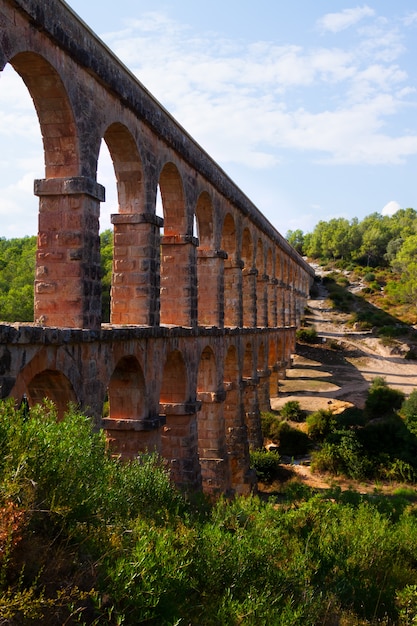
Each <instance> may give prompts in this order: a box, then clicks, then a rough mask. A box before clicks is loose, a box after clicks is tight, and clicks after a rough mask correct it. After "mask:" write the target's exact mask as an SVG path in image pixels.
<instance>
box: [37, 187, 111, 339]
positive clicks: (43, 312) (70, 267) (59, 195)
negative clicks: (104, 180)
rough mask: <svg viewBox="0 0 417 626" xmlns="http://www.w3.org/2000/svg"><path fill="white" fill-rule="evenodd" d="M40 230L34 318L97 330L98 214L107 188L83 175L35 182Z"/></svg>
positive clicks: (39, 321) (98, 319)
mask: <svg viewBox="0 0 417 626" xmlns="http://www.w3.org/2000/svg"><path fill="white" fill-rule="evenodd" d="M34 191H35V195H37V196H39V198H40V201H39V232H38V250H37V255H36V276H35V316H34V317H35V321H36V322H38V323H40V324H42V325H43V326H64V327H71V328H99V327H100V323H101V268H100V239H99V217H100V202H103V201H104V187H102V186H101V185H99V184H98V183H96V181H95V180H92V179H90V178H85V177H83V176H79V177H72V178H48V179H44V180H35V187H34Z"/></svg>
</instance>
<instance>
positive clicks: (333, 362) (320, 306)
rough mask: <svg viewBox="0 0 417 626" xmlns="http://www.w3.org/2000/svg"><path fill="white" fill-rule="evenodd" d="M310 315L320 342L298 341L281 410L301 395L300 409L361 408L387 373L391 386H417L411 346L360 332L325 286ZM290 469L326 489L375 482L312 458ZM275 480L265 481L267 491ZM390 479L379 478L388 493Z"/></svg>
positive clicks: (367, 489)
mask: <svg viewBox="0 0 417 626" xmlns="http://www.w3.org/2000/svg"><path fill="white" fill-rule="evenodd" d="M307 304H308V310H309V313H308V315H306V321H307V322H308V323H309V324H314V326H315V328H316V330H317V333H318V336H319V338H321V342H320V343H318V344H317V345H307V344H297V354H296V355H294V358H293V367H292V368H291V369H290V370H288V371H287V377H286V379H285V380H282V381H281V382H280V386H279V397H277V398H274V399H272V400H271V408H272V409H274V410H278V409H280V408H281V407H282V405H283V404H285V403H286V402H288V401H289V400H297V401H298V402H299V403H300V406H301V408H302V409H304V410H306V411H315V410H317V409H320V408H326V409H328V408H332V410H333V411H334V412H335V413H338V412H341V411H343V410H344V409H345V408H347V407H348V406H357V407H359V408H363V406H364V403H365V400H366V395H367V390H368V388H369V384H370V381H371V380H372V379H373V378H375V377H376V376H383V377H384V378H385V380H386V381H387V383H388V385H389V386H390V387H393V388H395V389H401V390H402V391H404V393H405V394H407V395H409V394H410V393H411V391H413V389H415V388H417V362H416V361H409V360H406V359H404V354H406V352H407V351H408V348H409V346H408V345H407V344H405V343H402V342H401V341H396V342H395V343H394V344H393V345H391V346H384V345H383V343H382V342H381V341H380V339H378V338H377V337H375V335H373V334H372V332H358V331H354V330H352V329H351V327H350V326H347V324H346V322H347V319H348V317H349V316H348V315H347V314H342V313H338V312H335V311H334V310H333V309H331V308H330V307H329V301H328V300H327V292H326V290H325V289H324V287H323V286H320V288H319V294H318V297H317V298H315V299H314V300H309V301H308V303H307ZM287 469H288V470H289V472H290V474H292V475H296V476H298V478H299V479H300V480H302V481H303V482H304V483H306V484H308V485H309V486H310V487H313V488H322V489H326V488H328V487H329V485H331V484H335V483H337V484H338V485H339V486H340V487H341V488H342V489H349V488H353V489H355V490H357V491H361V492H363V493H372V492H373V491H374V490H375V485H374V484H372V483H369V484H367V483H362V482H361V483H360V484H357V483H354V481H350V480H345V479H343V478H340V477H339V478H335V477H331V476H327V475H320V474H313V473H312V472H311V469H310V467H309V463H308V461H307V462H306V463H304V462H303V463H302V464H297V463H296V464H293V465H290V466H288V467H287ZM275 488H276V485H272V486H269V487H268V486H264V488H263V490H264V491H265V492H266V493H268V492H269V491H270V490H271V489H272V490H274V489H275ZM392 488H393V486H392V485H388V484H387V485H381V484H379V487H378V489H379V490H380V491H382V492H386V493H390V491H391V490H392Z"/></svg>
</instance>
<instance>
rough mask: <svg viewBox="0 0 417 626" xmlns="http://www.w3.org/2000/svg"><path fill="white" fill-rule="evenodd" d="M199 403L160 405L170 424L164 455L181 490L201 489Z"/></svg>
mask: <svg viewBox="0 0 417 626" xmlns="http://www.w3.org/2000/svg"><path fill="white" fill-rule="evenodd" d="M199 410H200V403H199V402H187V403H164V404H160V413H161V414H163V415H165V418H166V423H165V426H164V427H163V429H162V436H161V444H162V445H161V453H162V456H163V457H164V459H166V460H167V462H168V466H169V469H170V472H171V477H172V480H173V481H174V482H175V483H176V485H177V486H178V487H182V488H185V489H192V490H194V489H201V486H202V482H201V470H200V463H199V458H198V436H197V411H199Z"/></svg>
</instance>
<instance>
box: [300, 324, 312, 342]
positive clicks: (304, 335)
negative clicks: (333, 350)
mask: <svg viewBox="0 0 417 626" xmlns="http://www.w3.org/2000/svg"><path fill="white" fill-rule="evenodd" d="M296 338H297V341H302V342H303V343H316V342H317V330H316V329H315V328H314V326H311V327H310V328H300V329H299V330H297V331H296Z"/></svg>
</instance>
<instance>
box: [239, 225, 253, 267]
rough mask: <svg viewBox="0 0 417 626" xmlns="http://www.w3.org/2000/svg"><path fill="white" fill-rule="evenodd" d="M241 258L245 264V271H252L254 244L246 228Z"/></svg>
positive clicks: (243, 235)
mask: <svg viewBox="0 0 417 626" xmlns="http://www.w3.org/2000/svg"><path fill="white" fill-rule="evenodd" d="M241 258H242V261H243V263H244V269H252V265H253V242H252V237H251V234H250V231H249V228H245V229H244V230H243V233H242V252H241Z"/></svg>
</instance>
